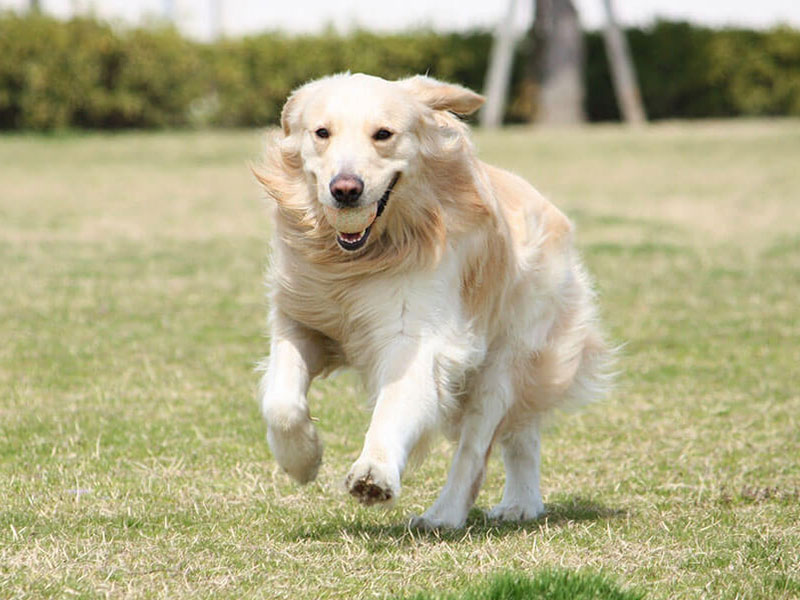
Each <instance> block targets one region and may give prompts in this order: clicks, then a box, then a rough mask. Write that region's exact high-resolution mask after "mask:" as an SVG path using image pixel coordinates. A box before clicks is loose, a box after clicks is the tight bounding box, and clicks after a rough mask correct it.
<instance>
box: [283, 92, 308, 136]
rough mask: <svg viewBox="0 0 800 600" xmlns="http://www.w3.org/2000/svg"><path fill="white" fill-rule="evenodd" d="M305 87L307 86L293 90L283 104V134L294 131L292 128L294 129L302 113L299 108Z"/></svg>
mask: <svg viewBox="0 0 800 600" xmlns="http://www.w3.org/2000/svg"><path fill="white" fill-rule="evenodd" d="M304 88H305V86H303V87H301V88H298V89H296V90H295V91H294V92H292V93H291V95H290V96H289V98H288V99H287V100H286V103H285V104H284V105H283V110H281V129H283V135H289V134H290V133H291V132H292V129H294V128H295V126H296V125H297V120H298V118H299V113H300V111H299V110H298V109H299V105H300V96H301V95H302V92H303V89H304Z"/></svg>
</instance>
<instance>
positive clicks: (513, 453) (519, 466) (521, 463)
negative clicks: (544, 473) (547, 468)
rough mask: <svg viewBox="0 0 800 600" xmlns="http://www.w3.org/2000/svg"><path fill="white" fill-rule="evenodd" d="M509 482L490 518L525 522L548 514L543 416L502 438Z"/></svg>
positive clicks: (504, 461)
mask: <svg viewBox="0 0 800 600" xmlns="http://www.w3.org/2000/svg"><path fill="white" fill-rule="evenodd" d="M500 443H501V445H502V448H503V464H504V465H505V470H506V483H505V487H504V488H503V499H502V500H501V501H500V504H498V505H497V506H495V507H494V508H493V509H492V510H491V511H489V518H490V519H500V520H503V521H524V520H527V519H535V518H537V517H539V516H541V515H542V514H544V504H543V503H542V494H541V492H540V491H539V464H540V459H539V451H540V446H541V442H540V435H539V419H538V418H537V419H535V420H534V421H533V422H532V423H531V424H530V425H528V426H527V427H525V428H524V429H522V430H520V431H515V432H513V433H509V434H506V435H505V436H503V438H501V440H500Z"/></svg>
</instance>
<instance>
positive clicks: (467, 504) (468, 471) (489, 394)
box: [411, 359, 512, 529]
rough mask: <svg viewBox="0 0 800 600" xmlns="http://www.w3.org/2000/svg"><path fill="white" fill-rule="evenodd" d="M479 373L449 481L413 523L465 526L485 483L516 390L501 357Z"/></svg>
mask: <svg viewBox="0 0 800 600" xmlns="http://www.w3.org/2000/svg"><path fill="white" fill-rule="evenodd" d="M478 377H479V379H478V381H477V382H476V386H475V388H474V391H473V392H472V393H471V395H470V396H471V397H470V400H469V403H468V406H467V408H466V412H465V414H464V416H463V418H462V425H461V436H460V438H459V442H458V448H457V449H456V453H455V456H454V457H453V463H452V465H451V466H450V472H449V474H448V475H447V483H446V484H445V486H444V488H443V489H442V491H441V493H440V494H439V497H438V498H437V499H436V502H434V504H433V506H431V507H430V508H429V509H428V510H427V511H425V514H423V515H422V516H420V517H415V518H413V519H412V521H411V526H412V527H418V528H421V529H436V528H440V527H454V528H457V527H463V525H464V523H465V521H466V519H467V514H468V513H469V510H470V508H472V505H473V504H474V503H475V499H476V498H477V496H478V492H479V491H480V489H481V486H482V485H483V479H484V476H485V474H486V462H487V461H488V459H489V454H490V453H491V450H492V444H493V443H494V441H495V438H496V437H497V435H498V432H499V431H500V429H501V427H502V425H503V421H504V419H505V417H506V414H507V413H508V408H509V406H510V403H511V399H512V393H511V389H510V387H511V384H510V377H509V375H508V369H507V368H506V366H505V362H504V361H502V360H500V359H497V360H496V363H495V364H494V365H491V366H488V367H487V368H486V369H485V370H484V371H483V372H482V373H481V374H480V375H479V376H478Z"/></svg>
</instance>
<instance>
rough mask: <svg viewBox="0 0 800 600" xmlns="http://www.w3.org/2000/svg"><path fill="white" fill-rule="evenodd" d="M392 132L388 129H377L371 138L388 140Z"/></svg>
mask: <svg viewBox="0 0 800 600" xmlns="http://www.w3.org/2000/svg"><path fill="white" fill-rule="evenodd" d="M393 135H394V134H393V133H392V132H391V131H389V130H388V129H378V131H376V132H375V134H374V135H373V136H372V139H373V140H377V141H381V140H388V139H389V138H390V137H392V136H393Z"/></svg>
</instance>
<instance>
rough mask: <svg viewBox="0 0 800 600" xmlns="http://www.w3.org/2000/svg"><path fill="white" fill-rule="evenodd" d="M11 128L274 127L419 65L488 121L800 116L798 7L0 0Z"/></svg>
mask: <svg viewBox="0 0 800 600" xmlns="http://www.w3.org/2000/svg"><path fill="white" fill-rule="evenodd" d="M0 11H1V12H0V128H1V129H34V130H47V129H59V128H68V127H75V128H122V127H124V128H150V127H187V126H225V127H250V126H264V125H269V124H274V123H275V122H276V120H277V118H278V114H279V111H280V107H281V105H282V102H283V101H284V99H285V98H286V96H287V94H288V93H289V92H290V91H291V90H292V89H293V88H294V87H295V86H297V85H299V84H301V83H303V82H304V81H307V80H308V79H311V78H315V77H318V76H321V75H325V74H329V73H334V72H337V71H343V70H351V71H364V72H368V73H372V74H376V75H381V76H384V77H387V78H396V77H403V76H407V75H410V74H415V73H429V74H430V75H432V76H434V77H439V78H442V79H447V80H451V81H455V82H458V83H462V84H464V85H467V86H469V87H471V88H473V89H476V90H478V91H483V92H484V93H486V95H487V96H488V98H489V102H488V105H487V107H486V109H485V110H484V111H483V115H482V117H481V120H482V122H483V124H485V125H487V126H496V125H498V124H500V123H504V122H505V123H514V122H530V121H540V122H545V123H572V122H580V121H584V120H588V121H613V120H619V119H621V118H622V119H624V120H626V121H628V122H632V123H636V122H641V121H642V120H644V119H650V120H658V119H685V118H711V117H735V116H778V115H800V32H799V31H798V29H797V28H798V27H800V3H797V2H792V1H789V0H762V1H761V2H751V1H745V0H735V1H723V0H711V1H707V2H693V1H690V0H637V1H635V2H632V1H626V2H623V1H619V0H618V1H617V2H616V3H615V4H614V5H612V2H611V1H610V0H541V1H540V2H538V3H537V2H535V1H532V0H498V1H496V2H486V1H481V0H463V1H460V2H428V1H426V0H407V1H405V2H400V3H375V2H370V1H367V0H348V1H343V2H335V3H334V2H328V1H324V0H298V1H294V2H259V1H257V0H202V1H197V2H190V1H188V0H139V1H124V0H0Z"/></svg>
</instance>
